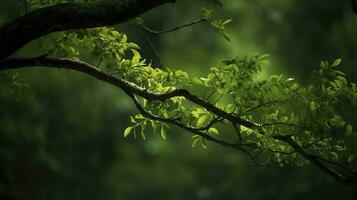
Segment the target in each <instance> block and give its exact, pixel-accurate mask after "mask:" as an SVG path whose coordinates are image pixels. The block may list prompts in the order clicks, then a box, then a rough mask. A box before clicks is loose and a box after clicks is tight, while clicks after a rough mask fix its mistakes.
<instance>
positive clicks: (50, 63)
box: [0, 56, 357, 184]
mask: <svg viewBox="0 0 357 200" xmlns="http://www.w3.org/2000/svg"><path fill="white" fill-rule="evenodd" d="M34 66H39V67H46V68H62V69H70V70H74V71H79V72H82V73H85V74H88V75H90V76H92V77H95V78H97V79H99V80H102V81H104V82H107V83H110V84H112V85H114V86H117V87H119V88H121V89H122V90H123V91H124V92H125V93H126V94H128V95H129V96H130V97H131V98H132V99H133V100H134V103H135V105H136V107H137V108H138V110H139V111H140V112H141V113H142V114H143V115H144V116H146V117H148V118H150V119H153V120H158V121H162V122H166V123H169V124H172V125H175V126H178V127H180V128H182V129H184V130H187V131H189V132H191V133H193V134H195V135H199V136H201V137H203V138H205V139H207V140H209V141H211V142H214V143H217V144H220V145H222V146H225V147H230V148H234V149H237V150H240V151H242V152H244V153H246V154H247V155H248V156H249V157H250V158H251V159H252V160H253V161H255V158H254V156H253V155H252V154H250V153H249V151H247V150H246V149H244V148H242V145H243V146H244V144H243V143H228V142H225V141H221V140H218V139H216V138H214V137H211V136H210V135H208V134H206V133H204V132H202V131H201V130H198V129H196V128H192V127H188V126H186V125H184V124H182V123H180V122H179V121H177V120H175V119H164V118H160V117H157V116H154V115H152V114H150V113H149V112H147V111H146V110H145V109H144V108H143V107H142V106H141V105H140V103H139V102H138V101H137V99H136V97H135V95H138V96H141V97H143V98H145V99H148V100H157V101H165V100H167V99H170V98H173V97H178V96H181V97H185V98H186V99H187V100H189V101H191V102H193V103H195V104H196V105H198V106H201V107H203V108H205V109H206V110H208V111H210V112H212V113H213V114H215V115H216V116H217V117H219V118H221V119H226V120H229V121H230V122H231V123H233V124H239V125H243V126H245V127H247V128H250V129H259V128H261V126H259V125H256V124H254V123H252V122H250V121H247V120H245V119H243V118H240V117H238V116H234V115H232V114H230V113H227V112H225V111H224V110H221V109H219V108H217V107H215V106H214V105H212V104H210V103H209V102H208V101H206V100H204V99H201V98H200V97H198V96H195V95H194V94H192V93H190V92H189V91H187V90H184V89H177V90H174V91H171V92H168V93H154V92H150V91H147V90H146V89H145V88H142V87H139V86H137V85H135V84H133V83H131V82H128V81H126V80H124V79H121V78H119V77H116V76H113V75H110V74H108V73H106V72H103V71H101V70H100V69H98V68H96V67H94V66H92V65H90V64H87V63H84V62H82V61H75V60H71V59H58V58H47V57H45V56H40V57H35V58H29V59H15V58H14V59H5V60H3V61H0V71H2V70H9V69H18V68H26V67H34ZM265 125H266V126H268V125H272V124H265ZM274 125H287V126H293V127H296V128H303V127H300V126H297V125H294V124H286V123H282V124H281V123H274ZM273 138H274V139H276V140H280V141H282V142H285V143H287V144H288V145H289V146H290V147H292V148H293V149H294V151H295V152H296V153H298V154H300V155H301V156H302V157H304V158H305V159H307V160H308V161H310V162H311V163H312V164H313V165H315V166H316V167H318V168H319V169H321V170H322V171H323V172H325V173H327V174H329V175H330V176H332V177H334V178H335V179H336V180H337V181H339V182H341V183H343V184H357V173H351V174H350V175H348V176H343V175H341V174H340V173H338V172H336V171H335V170H333V169H331V168H329V167H328V166H327V165H325V164H324V163H323V161H326V160H323V159H322V158H320V157H318V156H315V155H310V154H308V153H307V152H306V151H305V150H304V148H303V147H301V146H300V145H298V144H297V143H296V142H295V141H294V140H293V139H292V138H291V136H283V135H281V136H273Z"/></svg>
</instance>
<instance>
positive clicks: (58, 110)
mask: <svg viewBox="0 0 357 200" xmlns="http://www.w3.org/2000/svg"><path fill="white" fill-rule="evenodd" d="M223 3H224V10H222V11H221V12H220V13H219V14H220V15H221V16H222V17H224V18H232V19H233V22H232V23H231V24H230V25H229V26H228V34H229V36H230V37H231V40H232V41H231V42H226V41H225V40H224V39H223V38H222V37H220V36H219V35H218V34H216V33H215V32H214V30H212V28H211V27H209V26H208V25H207V24H205V23H202V24H199V25H195V26H193V27H190V28H187V29H183V30H180V31H176V32H173V33H170V34H166V35H161V36H157V35H152V34H149V33H146V35H143V34H142V33H141V32H140V31H139V29H138V27H136V26H134V25H133V24H132V23H130V22H128V23H125V24H121V25H118V26H117V27H118V29H119V30H121V31H123V32H125V33H126V34H127V35H128V37H129V40H131V41H134V42H136V43H138V44H139V45H140V46H141V47H142V54H143V56H144V57H145V58H147V60H149V61H152V62H153V63H154V64H155V65H159V64H160V60H159V59H158V56H157V55H155V54H154V53H153V49H152V47H151V46H150V45H149V43H148V41H147V39H146V37H150V40H151V41H152V43H153V45H154V46H155V49H156V50H157V51H158V52H159V55H160V58H161V63H162V64H163V65H164V66H168V67H170V68H173V69H184V70H186V71H189V72H190V73H192V74H195V75H204V74H206V73H207V72H208V70H209V68H210V67H212V66H214V65H218V64H219V63H220V61H221V60H223V59H230V58H232V57H235V56H237V55H250V54H254V53H259V54H260V53H269V54H271V57H270V61H271V63H270V65H269V66H268V67H267V69H265V73H267V74H272V73H279V74H280V73H284V74H287V76H290V77H296V78H297V79H298V80H300V81H302V82H305V81H308V78H309V76H310V73H311V71H312V70H314V69H317V68H318V66H319V63H320V60H328V61H332V60H334V59H335V58H342V60H343V65H342V70H343V71H344V72H346V73H347V77H348V78H349V79H350V80H351V81H353V82H356V81H357V68H356V67H357V66H356V65H357V37H356V33H357V15H355V14H353V12H352V7H351V5H350V2H349V0H340V1H336V0H314V1H298V0H270V1H266V0H236V1H230V0H225V1H223ZM200 6H201V3H200V2H199V1H191V0H180V1H178V2H177V4H176V5H165V6H162V7H160V8H156V9H155V10H152V11H151V12H149V13H147V14H145V15H144V16H143V19H144V20H145V24H146V25H147V26H149V27H152V28H154V29H158V30H161V29H166V28H169V27H174V26H176V25H179V24H182V23H184V22H188V21H191V20H193V19H196V18H200V17H201V14H200ZM22 11H23V5H22V1H20V0H11V1H10V0H8V1H6V0H2V1H0V19H1V21H3V22H4V21H6V20H9V19H10V18H11V17H12V16H16V15H17V14H18V13H21V12H22ZM36 47H38V45H36V43H34V44H32V45H30V46H28V47H27V48H25V49H24V50H23V52H22V53H21V56H24V55H26V54H30V53H29V52H31V54H33V53H34V52H36V50H35V49H34V48H36ZM2 48H4V47H2ZM17 72H18V74H17V78H16V81H15V83H16V84H14V82H13V74H9V73H8V72H1V73H0V83H1V85H0V199H53V200H57V199H88V200H90V199H108V200H111V199H123V200H134V199H173V200H175V199H248V200H253V199H254V200H259V199H274V200H279V199H346V200H349V199H357V188H356V187H349V186H342V185H340V184H338V183H336V182H335V181H334V180H332V179H331V178H329V177H327V176H326V175H324V174H323V173H321V172H320V171H319V170H316V169H314V168H313V167H311V166H306V167H284V168H279V167H271V168H261V167H256V166H252V165H250V164H247V163H246V162H245V161H246V158H244V157H242V155H241V154H239V153H237V152H235V151H233V150H231V149H225V148H223V147H220V146H216V145H213V144H209V146H208V147H209V148H208V149H207V150H204V149H200V148H192V147H191V137H190V135H189V134H186V133H185V132H183V131H181V130H176V129H174V128H172V129H170V131H169V137H168V140H167V141H163V140H162V139H161V138H160V136H158V135H152V134H148V138H147V140H146V141H143V140H142V139H141V138H138V139H134V138H126V139H124V138H123V131H124V129H125V128H126V127H127V126H128V124H129V116H130V115H131V114H135V113H136V112H137V111H136V110H135V109H134V106H133V104H132V103H131V101H130V99H129V98H128V97H126V96H125V95H124V94H123V92H121V91H120V90H118V89H117V88H114V87H112V86H110V85H108V84H104V83H102V82H98V81H96V80H94V79H93V78H90V77H88V76H86V75H82V74H79V73H76V72H70V71H65V70H45V69H27V70H18V71H17Z"/></svg>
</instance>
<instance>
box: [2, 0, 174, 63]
mask: <svg viewBox="0 0 357 200" xmlns="http://www.w3.org/2000/svg"><path fill="white" fill-rule="evenodd" d="M175 1H176V0H107V1H104V2H97V3H64V4H58V5H54V6H49V7H45V8H41V9H38V10H35V11H33V12H30V13H28V14H25V15H23V16H21V17H19V18H17V19H15V20H14V21H13V22H11V23H8V24H5V25H4V26H3V27H1V28H0V60H3V59H4V58H7V57H9V56H10V55H12V54H13V53H15V52H16V51H17V50H18V49H20V48H21V47H23V46H24V45H25V44H27V43H29V42H30V41H32V40H34V39H37V38H39V37H41V36H43V35H46V34H49V33H52V32H56V31H65V30H71V29H82V28H93V27H101V26H110V25H113V24H117V23H121V22H125V21H127V20H129V19H131V18H134V17H136V16H139V15H141V14H143V13H145V12H147V11H149V10H151V9H153V8H155V7H158V6H160V5H163V4H165V3H175Z"/></svg>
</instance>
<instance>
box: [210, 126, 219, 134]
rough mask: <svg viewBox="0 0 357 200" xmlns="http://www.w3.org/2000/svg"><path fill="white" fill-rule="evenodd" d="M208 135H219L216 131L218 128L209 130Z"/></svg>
mask: <svg viewBox="0 0 357 200" xmlns="http://www.w3.org/2000/svg"><path fill="white" fill-rule="evenodd" d="M208 133H209V134H210V135H213V134H216V135H218V130H217V129H216V128H213V127H212V128H209V129H208Z"/></svg>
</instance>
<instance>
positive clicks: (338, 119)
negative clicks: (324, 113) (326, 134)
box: [331, 115, 346, 127]
mask: <svg viewBox="0 0 357 200" xmlns="http://www.w3.org/2000/svg"><path fill="white" fill-rule="evenodd" d="M345 123H346V122H345V121H344V120H343V119H342V117H341V116H339V115H335V116H333V118H332V119H331V124H332V125H333V126H335V127H343V126H344V125H345Z"/></svg>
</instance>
